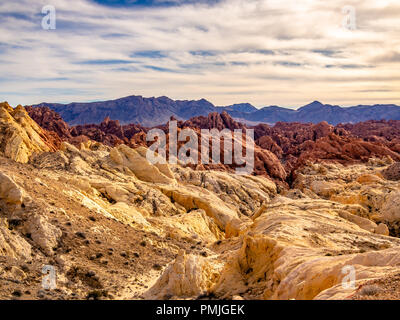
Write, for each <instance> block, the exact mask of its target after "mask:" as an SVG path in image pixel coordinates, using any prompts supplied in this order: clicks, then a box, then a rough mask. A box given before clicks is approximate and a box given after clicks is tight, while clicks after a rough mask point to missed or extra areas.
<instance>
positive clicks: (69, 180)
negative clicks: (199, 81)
mask: <svg viewBox="0 0 400 320" xmlns="http://www.w3.org/2000/svg"><path fill="white" fill-rule="evenodd" d="M4 109H5V110H6V113H4V112H3V113H2V114H3V115H4V114H7V115H9V117H8V116H7V117H5V119H10V121H8V120H7V122H6V121H5V120H3V122H1V123H3V127H1V128H2V130H3V131H1V132H6V133H7V134H8V133H10V132H11V133H15V134H16V136H18V135H22V136H23V137H28V138H29V139H31V140H32V137H34V133H30V134H28V133H27V132H30V130H33V129H32V128H38V127H35V125H33V126H29V125H28V124H29V123H30V121H31V120H29V119H30V118H29V117H26V116H24V115H23V113H22V112H21V116H19V115H18V112H17V113H14V112H16V111H17V110H13V109H8V108H7V107H4ZM21 117H22V118H25V120H22V121H20V122H18V119H21ZM46 117H50V116H45V115H44V114H43V119H45V118H46ZM220 117H221V118H220ZM224 117H225V118H224ZM200 120H201V121H200ZM200 120H199V122H198V123H197V124H194V123H195V122H192V124H190V126H194V127H195V128H196V130H200V128H202V127H204V128H214V127H216V128H219V129H223V128H226V127H229V128H230V129H232V128H233V129H234V128H235V127H237V126H238V124H237V123H234V122H231V121H230V120H229V119H228V118H227V117H226V115H224V116H217V115H212V116H210V117H209V118H204V119H200ZM15 123H17V124H18V125H19V126H20V127H18V126H17V125H16V124H15ZM21 123H24V124H21ZM100 126H102V129H99V130H100V131H101V132H105V131H107V130H112V131H113V132H114V133H115V137H118V136H120V137H122V139H121V141H122V140H124V139H125V138H126V137H125V136H124V135H125V133H124V131H122V132H121V131H120V130H119V128H120V127H121V126H119V124H118V123H115V122H111V120H106V121H105V122H104V124H103V125H99V127H100ZM239 126H240V125H239ZM178 127H179V130H182V129H183V128H184V124H183V122H182V123H181V122H179V124H178ZM10 128H11V129H10ZM13 128H20V129H21V130H20V131H18V130H17V129H13ZM26 128H28V129H26ZM29 128H30V129H29ZM107 128H108V129H107ZM39 129H40V128H39ZM56 129H57V127H56V128H55V129H54V130H56ZM97 129H98V128H97ZM97 129H96V130H97ZM13 130H14V131H13ZM40 130H42V129H40ZM257 130H258V131H259V132H261V133H262V132H264V133H262V134H261V133H260V134H261V135H260V136H258V137H256V140H257V141H258V142H257V143H258V144H259V145H258V146H256V152H255V154H256V170H259V172H257V174H259V175H257V176H253V175H243V176H241V175H236V174H234V173H232V172H230V170H229V168H225V167H221V168H219V169H221V170H222V171H214V170H194V169H193V168H190V167H187V166H186V167H185V166H182V165H181V164H177V165H167V164H163V165H160V164H157V165H152V164H151V163H150V162H148V161H147V158H146V154H147V149H146V147H145V145H146V144H144V145H143V146H141V147H139V148H135V149H132V148H130V147H129V145H128V144H129V143H132V139H130V142H129V143H128V142H126V140H124V141H125V142H124V143H121V144H119V143H117V145H116V146H106V145H104V144H102V143H99V142H94V141H93V140H89V139H82V140H80V141H79V143H77V140H75V141H72V142H74V143H73V144H70V143H69V142H68V141H63V142H62V143H60V145H59V147H58V149H57V151H55V152H51V149H50V148H49V149H43V150H38V151H37V152H36V153H35V152H32V153H31V154H29V156H27V158H29V161H30V162H29V163H28V164H19V163H16V162H15V161H12V160H10V159H7V158H5V157H0V171H1V173H0V209H1V210H0V267H1V268H0V274H1V276H0V288H1V289H0V297H1V298H6V297H8V298H9V297H10V296H11V295H12V292H13V290H15V289H18V290H20V291H21V292H25V291H26V289H25V288H23V289H24V290H22V287H21V286H25V287H27V288H29V291H31V292H32V293H33V295H34V296H33V298H38V297H39V294H42V293H39V292H37V290H38V288H40V283H41V280H42V278H41V274H40V272H38V270H41V268H42V267H43V266H44V265H52V266H55V267H56V269H57V279H59V280H57V281H59V283H58V286H59V288H60V289H61V290H58V291H54V292H53V293H52V294H53V295H52V296H51V297H50V298H60V299H63V298H68V299H69V298H72V297H73V298H74V299H76V298H79V299H86V298H92V297H93V295H96V297H98V295H101V296H100V298H105V299H112V298H121V299H132V298H135V299H138V298H140V299H143V298H155V299H160V298H173V299H179V298H185V299H186V298H189V299H190V298H197V297H198V296H199V295H205V296H208V297H209V298H226V299H233V298H235V299H240V298H243V299H335V298H338V299H347V298H358V297H360V296H362V291H361V289H360V288H362V286H364V285H365V284H367V283H369V282H370V281H375V280H376V279H377V278H379V279H388V278H390V277H392V276H393V274H396V273H400V268H399V265H400V261H399V255H398V250H399V248H400V240H399V239H398V238H397V236H398V235H400V231H399V230H400V216H399V214H398V208H399V201H398V200H399V199H400V198H399V192H400V184H399V181H397V180H396V179H391V178H392V177H393V176H394V175H395V174H394V173H391V174H387V173H388V172H396V169H393V168H395V167H394V166H393V167H390V166H391V165H392V164H393V160H396V155H397V154H396V151H394V150H393V149H391V148H390V147H388V146H387V145H385V144H382V143H381V142H377V141H364V140H361V139H359V138H356V137H354V136H353V135H350V134H349V133H348V131H346V130H344V129H340V130H339V129H338V128H335V127H332V126H330V125H328V124H326V123H321V124H317V125H301V124H278V125H277V126H275V127H273V128H270V127H268V126H258V127H257ZM268 130H270V131H268ZM20 132H22V133H20ZM24 132H25V133H24ZM34 132H36V131H35V130H34ZM7 134H6V135H4V136H6V137H9V136H10V135H7ZM24 134H25V135H26V136H24ZM139 134H140V133H139ZM11 136H12V135H11ZM133 136H135V134H133ZM2 137H3V136H2ZM84 137H86V136H84ZM39 138H40V139H39V143H44V142H43V141H45V140H44V138H43V137H42V136H40V135H39ZM75 138H77V137H75ZM86 138H87V137H86ZM142 138H143V136H141V138H140V139H142ZM73 139H74V137H73ZM101 139H103V138H101ZM118 139H120V138H118ZM140 139H139V140H140ZM139 140H138V141H139ZM5 141H9V140H5ZM21 141H24V140H23V139H22V138H21ZM29 141H30V140H28V142H27V143H29ZM33 141H36V140H35V139H33ZM140 141H142V142H143V141H144V140H140ZM70 142H71V141H70ZM24 143H25V142H24ZM25 145H27V144H25ZM261 146H262V147H261ZM23 150H25V149H23ZM374 156H376V158H374ZM323 160H326V161H323ZM340 162H342V163H343V164H341V163H340ZM282 163H285V168H284V166H283V165H282ZM296 166H299V167H298V169H297V170H296V171H294V172H293V174H292V175H290V179H288V180H287V181H288V182H290V185H289V183H288V184H287V185H286V187H287V188H282V184H278V182H282V181H284V180H285V179H286V174H287V173H288V172H290V170H292V169H293V170H294V168H296ZM288 168H291V169H290V170H289V171H287V170H288ZM197 169H198V168H197ZM203 169H204V168H203ZM263 172H264V173H265V174H264V175H263ZM266 174H268V176H270V177H274V178H275V181H274V180H272V179H269V178H268V177H266V176H265V175H266ZM289 187H290V189H289ZM26 261H29V262H31V264H28V263H27V262H26ZM4 270H5V271H4ZM7 270H8V271H7ZM18 270H20V272H19V271H18ZM22 270H23V271H22ZM346 270H353V271H354V274H355V279H354V280H355V282H354V286H351V287H344V286H343V284H342V283H343V281H344V277H345V275H346V274H345V273H344V271H345V272H346ZM3 271H4V272H6V273H3ZM8 277H10V279H13V280H12V281H6V280H4V279H9V278H8ZM22 278H24V279H25V280H26V281H24V282H21V280H18V279H22ZM17 280H18V281H17ZM382 290H384V289H382ZM72 293H74V294H75V295H74V296H72Z"/></svg>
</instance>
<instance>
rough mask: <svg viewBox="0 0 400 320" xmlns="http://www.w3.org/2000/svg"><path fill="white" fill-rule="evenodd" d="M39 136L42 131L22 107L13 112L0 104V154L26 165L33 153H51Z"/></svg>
mask: <svg viewBox="0 0 400 320" xmlns="http://www.w3.org/2000/svg"><path fill="white" fill-rule="evenodd" d="M41 135H43V130H42V129H41V128H40V127H39V126H38V125H37V124H36V122H34V121H33V120H32V119H31V118H30V117H29V115H28V114H27V112H26V111H25V109H24V108H23V107H22V106H18V107H17V108H16V109H15V110H14V109H12V108H11V107H10V106H9V105H8V103H7V102H4V103H0V152H1V153H3V154H4V156H5V157H7V158H10V159H12V160H15V161H17V162H21V163H27V162H28V161H29V159H30V157H31V156H32V155H33V154H34V153H36V152H45V151H51V149H50V147H49V146H48V145H47V144H46V143H45V142H44V141H43V139H42V137H41Z"/></svg>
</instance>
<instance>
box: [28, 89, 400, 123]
mask: <svg viewBox="0 0 400 320" xmlns="http://www.w3.org/2000/svg"><path fill="white" fill-rule="evenodd" d="M33 107H48V108H50V109H52V110H54V111H56V112H57V113H59V114H60V115H61V117H62V118H63V119H64V120H65V121H66V122H67V123H68V124H69V125H83V124H88V123H101V122H102V121H103V120H104V119H105V118H106V117H109V118H110V119H112V120H119V121H120V123H121V124H129V123H137V124H141V125H142V126H147V127H152V126H156V125H160V124H163V123H166V122H167V121H168V120H169V119H170V117H171V116H172V117H174V118H175V119H177V120H188V119H190V118H192V117H197V116H207V115H208V114H209V113H211V112H219V113H221V112H223V111H226V112H227V113H228V114H229V115H230V116H232V117H233V118H235V119H240V120H241V121H251V122H257V123H268V124H274V123H276V122H304V123H308V122H310V123H319V122H322V121H326V122H328V123H330V124H332V125H337V124H339V123H357V122H362V121H368V120H400V107H399V106H397V105H394V104H386V105H385V104H376V105H371V106H369V105H358V106H353V107H340V106H337V105H330V104H323V103H321V102H319V101H314V102H312V103H310V104H308V105H305V106H303V107H301V108H299V109H297V110H295V109H290V108H282V107H279V106H269V107H264V108H261V109H257V108H256V107H254V106H252V105H251V104H249V103H242V104H234V105H231V106H226V107H216V106H214V105H213V104H212V103H211V102H209V101H207V100H205V99H201V100H172V99H170V98H168V97H165V96H162V97H158V98H155V97H152V98H144V97H142V96H129V97H124V98H120V99H116V100H108V101H99V102H90V103H76V102H74V103H70V104H57V103H41V104H38V105H34V106H33Z"/></svg>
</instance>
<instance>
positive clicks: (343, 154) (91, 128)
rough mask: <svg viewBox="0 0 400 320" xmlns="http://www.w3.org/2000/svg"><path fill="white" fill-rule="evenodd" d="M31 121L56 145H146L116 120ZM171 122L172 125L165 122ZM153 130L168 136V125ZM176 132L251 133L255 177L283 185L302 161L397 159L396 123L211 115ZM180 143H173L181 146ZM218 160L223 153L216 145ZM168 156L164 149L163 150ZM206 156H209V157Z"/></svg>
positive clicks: (52, 115)
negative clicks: (253, 122)
mask: <svg viewBox="0 0 400 320" xmlns="http://www.w3.org/2000/svg"><path fill="white" fill-rule="evenodd" d="M27 111H28V112H29V114H30V115H31V116H32V118H33V119H34V120H35V121H36V122H37V123H38V124H39V125H40V126H42V127H43V128H44V129H46V130H49V131H52V132H55V133H56V134H57V135H58V136H59V137H60V138H61V139H62V140H66V141H69V142H71V143H73V144H75V145H77V144H79V143H81V142H85V141H87V140H89V139H91V140H94V141H97V142H101V143H103V144H106V145H108V146H116V145H120V144H126V145H128V146H130V147H138V146H149V145H150V144H151V143H152V142H147V141H146V133H147V132H148V130H149V128H145V127H142V126H140V125H135V124H129V125H121V124H120V123H119V121H115V120H110V118H106V119H105V120H104V121H103V122H102V123H100V124H87V125H79V126H75V127H71V128H70V127H68V125H67V124H66V123H65V122H64V121H63V120H62V119H61V117H60V116H59V115H58V114H57V113H56V112H54V111H52V110H50V109H48V108H40V107H39V108H38V107H35V108H32V107H27ZM171 120H175V119H174V118H171ZM157 128H159V129H161V130H163V131H164V132H165V133H166V135H167V145H168V143H169V137H168V123H166V124H165V125H162V126H158V127H157ZM177 128H178V133H179V132H180V130H183V129H185V128H191V129H193V130H195V131H196V132H197V133H198V136H199V145H200V131H201V129H217V130H219V131H221V130H223V129H228V130H231V131H233V130H235V129H242V130H243V129H246V128H252V129H254V138H255V144H256V147H255V168H254V172H253V173H254V174H255V175H266V176H270V177H271V178H273V179H275V180H276V181H281V182H283V181H285V180H286V179H287V177H288V176H290V175H291V174H292V172H293V171H294V170H295V169H297V168H299V167H301V166H302V165H304V163H306V162H307V161H312V162H318V161H337V162H340V163H343V164H346V163H355V162H363V161H364V162H365V161H368V159H369V158H371V157H378V158H382V157H386V156H389V157H391V158H392V159H393V160H396V161H399V160H400V154H399V153H400V138H398V137H399V136H400V121H367V122H363V123H358V124H339V125H337V126H336V127H335V126H332V125H330V124H328V123H327V122H321V123H318V124H312V123H297V122H294V123H286V122H278V123H276V124H275V125H274V126H273V127H271V126H269V125H267V124H259V125H257V126H254V127H246V125H244V124H242V123H240V122H237V121H235V120H234V119H233V118H232V117H231V116H230V115H229V114H228V113H226V112H223V113H221V114H219V113H216V112H213V113H210V114H209V115H208V116H207V117H204V116H199V117H194V118H191V119H189V120H187V121H177ZM184 143H185V142H179V146H178V147H180V146H182V145H183V144H184ZM220 149H221V152H220V153H221V161H222V160H223V153H224V148H223V144H222V141H221V147H220ZM167 156H168V148H167ZM210 156H211V155H210ZM193 167H196V168H197V169H213V170H228V171H231V170H233V169H234V168H236V167H237V165H235V164H232V165H213V164H209V165H198V166H195V165H193Z"/></svg>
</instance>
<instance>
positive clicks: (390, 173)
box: [382, 162, 400, 181]
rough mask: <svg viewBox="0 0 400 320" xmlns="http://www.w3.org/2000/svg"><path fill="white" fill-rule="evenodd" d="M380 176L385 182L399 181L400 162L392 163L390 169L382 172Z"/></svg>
mask: <svg viewBox="0 0 400 320" xmlns="http://www.w3.org/2000/svg"><path fill="white" fill-rule="evenodd" d="M382 175H383V176H384V178H385V179H387V180H394V181H399V180H400V162H396V163H393V164H392V165H391V166H390V167H388V168H387V169H385V170H383V171H382Z"/></svg>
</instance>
